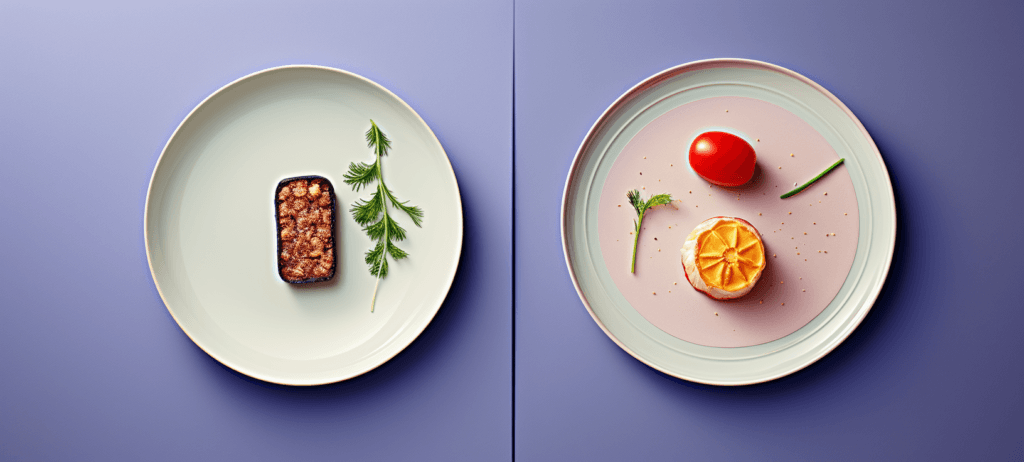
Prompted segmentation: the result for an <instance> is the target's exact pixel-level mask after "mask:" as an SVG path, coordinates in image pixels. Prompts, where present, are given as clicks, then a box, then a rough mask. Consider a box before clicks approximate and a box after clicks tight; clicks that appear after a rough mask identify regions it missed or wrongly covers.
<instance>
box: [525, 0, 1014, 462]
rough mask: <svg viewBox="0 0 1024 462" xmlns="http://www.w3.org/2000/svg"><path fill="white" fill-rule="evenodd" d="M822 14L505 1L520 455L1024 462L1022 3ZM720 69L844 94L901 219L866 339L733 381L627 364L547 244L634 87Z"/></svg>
mask: <svg viewBox="0 0 1024 462" xmlns="http://www.w3.org/2000/svg"><path fill="white" fill-rule="evenodd" d="M769 3H770V4H769ZM823 3H825V2H820V1H786V2H734V1H708V2H679V1H674V2H670V1H642V2H637V1H633V2H617V3H612V2H592V1H590V2H587V1H560V2H550V1H544V0H516V7H515V9H516V11H515V14H516V17H515V56H516V62H515V70H516V75H515V110H516V117H515V136H516V140H515V152H516V157H515V185H516V188H515V209H516V214H515V218H514V220H515V225H514V227H515V234H514V241H515V288H514V293H515V306H516V327H515V339H516V345H515V354H516V361H515V368H516V371H515V382H516V385H515V393H516V401H515V418H516V423H515V436H516V438H515V450H516V456H517V458H518V459H521V460H530V461H534V460H687V459H689V460H732V461H736V460H853V461H863V460H929V461H931V460H1024V447H1022V438H1024V361H1022V359H1021V356H1022V354H1024V335H1022V334H1021V330H1022V326H1024V303H1022V301H1021V300H1022V297H1021V294H1020V292H1019V291H1020V290H1021V281H1020V279H1021V277H1020V274H1021V271H1020V268H1021V264H1022V263H1024V250H1022V249H1024V245H1022V244H1020V243H1019V241H1017V240H1019V239H1021V237H1020V235H1021V230H1022V229H1024V221H1022V215H1021V213H1022V210H1024V207H1022V206H1021V205H1020V202H1019V197H1020V195H1021V193H1020V191H1021V179H1022V178H1024V168H1022V167H1024V161H1022V160H1021V155H1022V149H1021V135H1020V134H1021V130H1022V128H1021V127H1022V123H1024V116H1022V114H1024V113H1022V109H1024V91H1022V85H1024V27H1021V22H1022V20H1024V2H1019V1H1016V2H978V3H979V4H980V3H988V6H984V7H979V6H972V5H974V4H975V3H974V2H971V3H968V2H959V3H960V4H961V5H960V6H950V5H947V3H948V2H925V1H920V2H914V3H908V2H899V3H900V5H898V6H894V5H892V3H895V2H890V1H869V2H829V3H832V4H833V5H831V6H829V5H824V4H823ZM715 57H743V58H753V59H760V60H764V61H768V62H772V63H776V64H779V65H782V66H785V67H788V68H790V69H793V70H795V71H797V72H800V73H802V74H804V75H806V76H808V77H810V78H812V79H814V80H815V81H817V82H818V83H820V84H821V85H823V86H824V87H825V88H827V89H829V90H830V91H832V92H833V93H834V94H835V95H836V96H838V97H839V98H840V99H841V100H843V101H844V102H845V103H846V104H847V105H848V106H849V107H850V109H851V110H853V112H854V113H855V114H857V116H858V117H859V118H860V120H861V121H862V122H863V123H864V125H865V126H866V127H867V129H868V131H869V132H870V133H871V135H872V136H873V137H874V140H875V142H876V143H877V144H878V147H879V149H880V150H881V152H882V156H883V157H884V159H885V161H886V164H887V166H888V168H889V173H890V175H891V176H892V181H893V185H894V189H895V193H896V205H897V208H898V226H899V232H898V235H897V250H896V253H895V258H894V260H893V264H892V270H891V271H890V273H889V278H888V280H887V282H886V285H885V288H884V290H883V292H882V294H881V297H880V298H879V300H878V302H877V303H876V304H875V307H874V309H873V310H872V311H871V313H870V314H869V315H868V317H867V319H866V320H865V321H864V322H863V324H861V326H860V327H859V328H858V329H857V330H856V331H855V332H854V333H853V335H852V336H851V337H850V338H848V339H847V340H846V341H845V342H844V343H843V344H842V345H840V346H839V348H838V349H836V350H835V351H833V352H832V353H831V354H829V355H827V356H826V357H825V358H823V359H822V360H821V361H819V362H818V363H816V364H814V365H812V366H810V367H809V368H807V369H805V370H804V371H802V372H798V373H796V374H794V375H792V376H789V377H786V378H783V379H780V380H776V381H774V382H770V383H767V384H762V385H756V386H748V387H740V388H722V387H713V386H703V385H696V384H692V383H689V382H685V381H681V380H677V379H674V378H671V377H669V376H666V375H664V374H661V373H659V372H657V371H655V370H653V369H651V368H649V367H647V366H645V365H643V364H642V363H640V362H639V361H637V360H635V359H633V357H631V356H629V355H628V354H627V353H625V352H624V351H622V350H621V349H619V348H618V347H617V346H616V345H615V344H614V343H612V341H611V340H610V339H608V337H606V336H605V334H604V333H603V332H602V331H601V330H600V328H598V326H597V324H595V323H594V322H593V321H592V320H591V318H590V316H589V315H588V314H587V311H586V309H585V308H584V307H583V305H582V303H581V302H580V301H579V298H578V297H577V295H576V292H575V290H574V289H573V286H572V283H571V281H570V279H569V275H568V272H567V270H566V269H565V263H564V258H563V256H562V249H561V241H560V239H559V206H560V200H561V195H562V189H563V185H564V182H565V176H566V173H567V172H568V169H569V165H570V163H571V162H572V157H573V154H574V153H575V152H576V149H577V148H578V147H579V144H580V142H581V141H582V140H583V137H584V136H585V135H586V133H587V130H588V129H589V128H590V126H591V124H593V123H594V121H595V120H597V118H598V116H600V115H601V113H602V112H603V111H604V110H605V108H607V107H608V106H609V105H610V104H611V103H612V102H613V101H614V100H615V98H617V97H618V96H619V95H621V94H622V93H623V92H625V91H626V90H628V89H629V88H630V87H631V86H633V85H634V84H636V83H637V82H640V81H641V80H643V79H644V78H646V77H648V76H650V75H652V74H654V73H656V72H659V71H661V70H663V69H666V68H668V67H671V66H674V65H677V64H681V63H685V62H688V61H692V60H696V59H703V58H715ZM979 237H980V238H981V239H979V240H978V244H979V245H973V244H972V239H976V238H979ZM1015 239H1016V240H1015Z"/></svg>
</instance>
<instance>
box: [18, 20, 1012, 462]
mask: <svg viewBox="0 0 1024 462" xmlns="http://www.w3.org/2000/svg"><path fill="white" fill-rule="evenodd" d="M206 3H207V2H196V1H191V2H176V3H174V4H173V5H171V4H166V5H163V6H154V5H147V6H145V7H139V6H136V4H133V3H128V2H124V3H116V2H107V3H104V4H102V5H91V6H88V7H84V6H77V5H75V4H71V3H68V4H62V3H50V4H42V5H38V4H33V5H32V6H28V5H29V2H25V1H22V2H19V3H18V4H15V3H14V2H10V1H7V2H2V3H0V217H3V218H2V220H0V241H2V242H3V245H0V371H2V372H0V459H2V460H132V459H146V460H160V459H163V460H188V459H198V458H208V459H243V458H244V459H252V460H288V459H291V460H295V459H328V460H333V459H338V458H343V457H347V458H350V459H379V460H394V459H447V460H503V459H508V458H509V455H510V454H511V453H512V451H513V449H514V450H515V455H516V458H517V459H520V460H586V459H591V460H642V459H658V458H663V459H681V458H687V457H688V458H693V459H698V460H739V459H749V460H763V459H772V460H809V459H814V460H872V459H895V460H948V459H973V460H1021V459H1024V446H1022V436H1021V435H1024V393H1022V390H1024V361H1022V360H1021V359H1020V355H1021V354H1022V353H1024V336H1022V335H1021V334H1020V333H1019V331H1020V330H1021V327H1020V326H1022V325H1024V309H1022V305H1024V303H1022V302H1021V300H1022V298H1021V296H1020V295H1019V294H1018V292H1017V290H1019V287H1020V282H1019V279H1020V278H1019V276H1018V274H1019V270H1018V267H1019V264H1020V262H1021V261H1024V251H1022V250H1021V249H1022V246H1021V245H1019V244H1016V243H1014V241H1013V240H1011V238H1012V237H1014V236H1015V235H1016V234H1019V233H1020V231H1019V230H1020V229H1022V228H1024V222H1022V218H1021V214H1020V210H1021V206H1020V205H1019V204H1018V203H1016V202H1015V201H1014V199H1016V198H1017V197H1018V196H1019V194H1020V193H1019V190H1020V179H1021V177H1022V175H1024V168H1022V167H1024V162H1022V161H1021V160H1020V157H1019V156H1020V155H1021V154H1022V149H1021V148H1020V141H1019V138H1020V135H1019V133H1020V130H1021V126H1022V122H1024V117H1022V115H1021V114H1022V113H1021V112H1020V110H1021V108H1022V107H1024V91H1022V87H1021V85H1022V83H1021V82H1022V81H1024V29H1022V28H1021V27H1020V22H1021V20H1022V19H1024V4H1021V3H1020V2H991V3H990V4H989V5H988V6H984V7H977V6H969V5H968V4H967V2H961V5H960V6H948V5H939V4H937V3H935V2H916V3H906V2H904V3H901V5H899V6H892V5H889V2H882V1H874V2H857V3H856V4H855V5H854V4H851V5H848V6H844V5H839V4H838V2H836V4H835V5H833V6H828V5H822V4H820V2H814V1H785V2H775V3H773V5H771V6H768V5H754V4H748V3H750V2H744V3H739V2H723V1H715V2H674V1H648V2H639V3H638V2H621V3H622V4H619V5H615V4H611V3H604V2H598V3H595V2H583V1H575V2H570V1H560V2H544V1H541V0H516V2H515V6H514V7H513V4H512V2H510V1H500V2H499V1H495V2H487V4H480V3H479V2H470V1H462V2H445V3H444V4H441V5H438V4H434V5H430V6H425V5H419V4H418V3H417V2H407V1H399V0H394V1H390V2H360V3H356V2H350V3H349V4H345V5H339V4H337V3H336V2H327V1H324V2H289V3H288V4H287V5H285V4H284V3H283V2H281V3H280V4H276V5H274V4H270V3H269V2H257V3H253V2H238V1H235V2H220V3H219V4H218V5H216V6H211V5H207V4H206ZM371 3H372V4H371ZM627 3H628V5H627ZM379 18H387V21H377V20H376V19H379ZM513 19H514V29H513ZM513 32H514V43H515V50H514V53H515V68H514V71H515V74H514V78H515V80H514V82H515V85H514V91H515V93H514V104H515V110H516V113H515V114H516V116H515V125H514V127H513V126H512V124H511V121H512V109H513V59H512V56H513ZM721 56H733V57H744V58H753V59H761V60H765V61H769V62H773V63H776V64H780V65H782V66H786V67H789V68H791V69H794V70H796V71H797V72H800V73H803V74H805V75H807V76H809V77H810V78H812V79H815V80H816V81H817V82H819V83H821V84H822V85H824V86H825V87H826V88H828V89H829V90H831V91H832V92H833V93H835V94H836V95H837V96H838V97H839V98H841V99H842V100H843V101H844V102H845V103H846V104H847V105H848V106H849V107H850V108H851V109H852V110H853V111H854V112H855V113H856V114H857V115H858V117H860V119H861V120H862V122H864V124H865V126H866V127H867V129H868V130H869V131H870V132H871V134H872V136H873V137H874V139H875V141H876V142H877V144H878V146H879V148H880V150H881V151H882V154H883V156H884V158H885V160H886V163H887V165H888V167H889V171H890V174H891V175H892V178H893V183H894V186H895V191H896V200H897V207H898V211H899V217H898V218H899V227H900V228H899V235H898V237H897V245H898V248H897V251H896V254H895V259H894V261H893V267H892V271H891V272H890V275H889V279H888V281H887V283H886V286H885V289H884V290H883V292H882V295H881V297H880V299H879V301H878V303H877V304H876V306H875V308H874V309H873V310H872V312H871V314H870V315H869V316H868V317H867V319H866V320H865V321H864V323H863V324H862V325H861V326H860V328H858V329H857V331H856V332H854V334H853V335H852V336H851V337H850V338H849V339H848V340H847V341H846V342H844V343H843V344H842V345H841V346H840V347H839V348H838V349H837V350H836V351H834V352H833V353H831V354H829V355H828V356H826V357H825V358H824V359H822V360H821V361H819V362H818V363H816V364H814V365H812V366H811V367H809V368H808V369H805V370H804V371H802V372H799V373H797V374H794V375H792V376H790V377H787V378H784V379H781V380H777V381H774V382H770V383H768V384H763V385H757V386H750V387H741V388H719V387H711V386H702V385H695V384H691V383H688V382H684V381H680V380H676V379H673V378H671V377H668V376H665V375H663V374H661V373H658V372H656V371H654V370H652V369H650V368H648V367H646V366H644V365H643V364H641V363H640V362H638V361H636V360H635V359H633V358H632V357H630V356H629V355H627V354H626V353H625V352H623V351H622V350H620V349H619V348H618V347H616V346H615V345H614V344H613V343H612V342H611V341H610V340H609V339H608V338H607V337H606V336H605V335H604V334H603V333H602V332H601V331H600V329H599V328H598V327H597V325H596V324H595V323H594V322H593V321H592V320H591V319H590V317H589V315H588V314H587V313H586V310H585V309H584V308H583V306H582V304H581V303H580V302H579V299H578V297H577V296H576V293H575V291H574V290H573V288H572V284H571V282H570V281H569V277H568V273H567V271H566V270H565V265H564V260H563V257H562V252H561V245H560V240H559V229H558V218H559V210H558V209H559V203H560V198H561V194H562V187H563V184H564V181H565V175H566V172H567V171H568V168H569V165H570V162H571V160H572V156H573V154H574V153H575V151H576V149H577V148H578V146H579V143H580V141H581V140H582V139H583V137H584V135H585V134H586V131H587V129H589V127H590V126H591V124H592V123H593V122H594V120H596V119H597V117H598V116H599V115H600V114H601V112H602V111H603V110H604V109H605V108H606V107H607V106H608V105H609V104H611V102H612V101H613V100H614V99H615V98H616V97H618V96H619V95H620V94H622V92H624V91H625V90H627V89H628V88H629V87H631V86H632V85H634V84H635V83H637V82H639V81H640V80H642V79H644V78H645V77H647V76H649V75H651V74H653V73H655V72H658V71H660V70H662V69H665V68H668V67H671V66H674V65H677V64H680V63H684V62H687V61H691V60H694V59H702V58H712V57H721ZM293 63H312V64H322V65H327V66H334V67H339V68H343V69H346V70H350V71H353V72H356V73H359V74H361V75H364V76H366V77H368V78H370V79H373V80H375V81H377V82H379V83H381V84H382V85H384V86H386V87H388V88H389V89H391V90H392V91H394V92H395V93H396V94H398V95H399V96H400V97H402V98H403V99H405V100H406V101H407V102H408V103H409V104H410V105H411V106H413V107H414V108H416V110H417V111H418V112H419V113H420V115H421V116H423V118H424V119H425V120H426V121H427V123H428V124H429V125H430V126H431V127H432V128H433V129H434V131H435V133H436V134H437V135H438V138H439V139H440V140H441V143H442V144H443V145H444V147H445V148H446V150H447V151H448V154H449V157H450V158H451V160H452V163H453V166H454V167H455V172H456V175H457V176H458V179H459V184H460V188H461V190H462V194H463V205H464V207H465V224H466V238H465V244H464V251H463V254H462V262H461V265H460V270H459V273H458V275H457V276H456V279H455V283H454V285H453V287H452V291H451V293H450V295H449V297H448V300H447V301H446V303H445V305H444V306H443V307H442V308H441V311H440V312H439V313H438V316H437V318H435V320H434V322H433V323H432V324H431V325H430V327H428V328H427V330H426V331H425V332H424V334H423V335H422V336H421V337H420V338H419V339H418V340H417V341H416V342H414V343H413V344H412V345H411V346H410V347H409V348H408V349H407V350H406V351H405V352H403V353H402V354H400V355H398V356H397V357H396V358H395V359H393V360H392V361H390V362H388V363H387V364H385V365H384V366H382V367H381V368H378V369H377V370H374V371H372V372H370V373H368V374H366V375H364V376H361V377H359V378H356V379H353V380H350V381H347V382H344V383H340V384H335V385H330V386H324V387H313V388H292V387H282V386H275V385H269V384H266V383H263V382H259V381H256V380H253V379H250V378H248V377H245V376H243V375H241V374H238V373H235V372H233V371H231V370H230V369H228V368H225V367H223V366H221V365H220V364H219V363H218V362H216V361H215V360H213V359H211V358H210V357H208V356H207V355H206V354H204V353H203V352H202V351H201V350H199V349H198V348H197V347H195V345H193V344H192V342H191V341H190V340H189V339H188V338H187V337H186V336H185V335H184V334H183V333H182V332H181V330H180V329H179V328H178V327H177V325H176V324H175V323H174V321H173V319H172V318H171V317H170V315H169V314H168V313H167V310H166V309H165V308H164V306H163V304H162V302H161V301H160V298H159V296H158V295H157V293H156V290H155V288H154V286H153V283H152V280H151V278H150V275H149V271H148V268H147V265H146V257H145V251H144V246H143V238H142V212H143V207H144V200H145V191H146V187H147V185H148V180H149V175H150V173H151V171H152V168H153V166H154V164H155V162H156V158H157V156H158V155H159V153H160V150H161V149H162V147H163V145H164V143H165V142H166V141H167V139H168V137H169V136H170V134H171V133H172V131H173V130H174V128H175V127H176V126H177V124H178V123H179V122H180V121H181V120H182V119H183V118H184V117H185V115H186V114H188V112H189V111H190V110H191V109H192V108H193V107H194V106H195V105H196V104H198V103H199V102H200V101H201V100H202V99H203V98H205V97H206V96H207V95H209V94H210V93H211V92H213V91H214V90H216V89H217V88H219V87H220V86H222V85H224V84H226V83H228V82H230V81H232V80H234V79H235V78H237V77H240V76H242V75H245V74H247V73H250V72H253V71H257V70H260V69H264V68H267V67H271V66H277V65H283V64H293ZM513 130H514V131H513ZM513 133H514V136H515V138H514V141H515V157H514V161H515V178H516V188H515V193H514V195H515V210H514V211H515V222H514V225H513V223H512V221H511V220H512V214H510V213H509V210H510V208H511V207H512V205H511V200H512V185H511V178H512V173H513V172H512V171H511V165H512V160H513V159H512V143H513ZM1007 230H1009V231H1007ZM513 232H514V236H515V247H514V252H513V250H512V235H513V234H512V233H513ZM976 236H985V237H988V238H990V239H991V241H990V242H993V243H994V244H993V247H989V248H987V250H986V249H978V248H975V247H973V246H971V245H970V244H969V241H968V240H969V239H971V238H973V237H976ZM510 254H511V255H514V257H515V271H514V272H513V271H512V262H511V261H510V259H509V255H510ZM1000 268H1007V270H1005V271H1001V270H999V269H1000ZM513 277H514V279H512V278H513ZM513 280H514V283H515V289H514V291H513V290H512V288H511V284H510V281H513ZM513 295H514V296H515V299H514V300H515V309H516V314H515V316H516V317H515V321H516V325H515V347H514V354H515V361H516V362H515V367H514V368H513V366H512V363H511V359H512V355H513V343H512V340H513V338H512V329H513V326H512V315H511V313H510V311H509V310H510V306H511V300H512V296H513ZM513 373H514V379H513ZM513 383H514V386H515V391H514V397H515V405H514V410H515V419H516V422H515V425H514V426H513V425H512V411H513V405H512V397H513V390H512V386H513ZM512 435H514V437H515V445H514V447H513V445H512V441H513V440H512Z"/></svg>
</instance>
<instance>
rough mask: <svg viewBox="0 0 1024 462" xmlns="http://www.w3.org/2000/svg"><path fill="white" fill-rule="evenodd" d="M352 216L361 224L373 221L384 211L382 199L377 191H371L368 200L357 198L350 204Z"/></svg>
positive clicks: (364, 224)
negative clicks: (371, 193)
mask: <svg viewBox="0 0 1024 462" xmlns="http://www.w3.org/2000/svg"><path fill="white" fill-rule="evenodd" d="M350 211H351V212H352V218H353V219H355V221H356V223H359V224H360V225H361V226H364V227H365V226H366V225H367V224H369V223H371V222H373V221H374V220H376V219H377V217H379V216H380V214H381V212H383V211H384V199H383V198H382V197H381V196H380V194H378V193H373V195H372V196H370V200H368V201H366V200H363V199H358V200H356V201H355V202H354V203H353V204H352V209H351V210H350Z"/></svg>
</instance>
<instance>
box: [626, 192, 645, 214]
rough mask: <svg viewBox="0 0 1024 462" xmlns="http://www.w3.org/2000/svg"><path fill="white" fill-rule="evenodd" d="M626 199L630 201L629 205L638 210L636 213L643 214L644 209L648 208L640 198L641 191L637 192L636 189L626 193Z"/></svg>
mask: <svg viewBox="0 0 1024 462" xmlns="http://www.w3.org/2000/svg"><path fill="white" fill-rule="evenodd" d="M626 198H627V199H629V203H630V204H631V205H632V206H633V208H634V209H636V213H641V212H643V209H644V208H646V207H645V205H646V204H644V200H643V199H641V198H640V191H637V190H635V189H634V190H632V191H629V192H627V193H626Z"/></svg>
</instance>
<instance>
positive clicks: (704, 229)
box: [680, 217, 766, 300]
mask: <svg viewBox="0 0 1024 462" xmlns="http://www.w3.org/2000/svg"><path fill="white" fill-rule="evenodd" d="M680 252H681V253H682V260H683V268H684V269H685V270H686V279H687V280H688V281H689V282H690V285H692V286H693V288H694V289H697V290H699V291H701V292H703V293H705V294H707V295H708V296H709V297H711V298H715V299H719V300H725V299H730V298H738V297H742V296H744V295H746V294H747V293H748V292H750V290H751V289H753V287H754V284H756V283H757V280H758V279H760V277H761V272H762V271H763V270H764V267H765V263H766V260H765V256H764V243H763V242H761V235H760V233H758V232H757V229H755V228H754V226H753V225H751V224H750V223H748V222H747V221H746V220H741V219H739V218H730V217H715V218H710V219H708V220H704V221H703V222H702V223H701V224H699V225H697V227H696V228H694V229H693V231H692V232H690V235H689V236H687V237H686V242H685V243H684V244H683V248H682V249H680Z"/></svg>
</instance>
